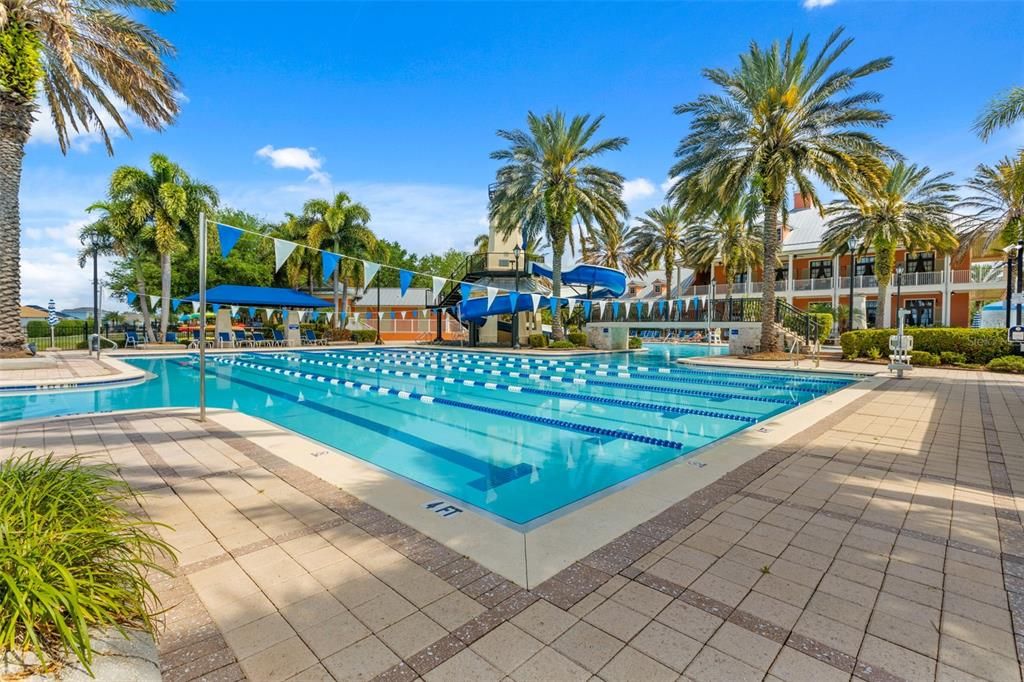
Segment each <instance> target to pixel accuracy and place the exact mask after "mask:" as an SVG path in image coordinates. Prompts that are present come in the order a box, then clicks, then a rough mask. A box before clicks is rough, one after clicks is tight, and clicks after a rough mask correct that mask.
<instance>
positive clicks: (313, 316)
mask: <svg viewBox="0 0 1024 682" xmlns="http://www.w3.org/2000/svg"><path fill="white" fill-rule="evenodd" d="M318 317H320V311H319V310H314V311H312V312H310V313H309V319H311V320H313V321H314V322H316V318H318Z"/></svg>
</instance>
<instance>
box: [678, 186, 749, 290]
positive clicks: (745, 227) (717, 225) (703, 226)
mask: <svg viewBox="0 0 1024 682" xmlns="http://www.w3.org/2000/svg"><path fill="white" fill-rule="evenodd" d="M758 208H759V206H758V202H757V200H756V198H755V197H754V195H753V194H750V193H746V194H743V195H742V196H741V197H739V199H736V200H733V201H730V202H728V203H727V204H725V205H724V206H721V207H720V208H718V209H715V210H713V211H710V213H709V214H708V215H706V216H705V217H704V218H702V219H698V220H696V221H695V222H693V223H692V224H691V225H690V227H689V229H687V231H686V236H685V239H686V248H687V253H686V263H687V264H688V265H690V266H692V267H694V268H696V269H698V270H705V269H707V270H711V269H713V268H714V265H715V262H716V261H721V262H722V269H723V270H724V272H725V281H726V283H727V287H728V288H727V289H726V290H725V292H726V293H725V298H726V300H728V299H729V298H731V297H732V283H733V282H734V281H735V280H736V275H737V274H739V273H741V272H747V271H748V270H753V269H754V268H757V267H760V266H761V255H762V249H763V244H762V242H761V235H760V233H759V231H758V228H757V225H756V224H755V220H756V215H757V213H758Z"/></svg>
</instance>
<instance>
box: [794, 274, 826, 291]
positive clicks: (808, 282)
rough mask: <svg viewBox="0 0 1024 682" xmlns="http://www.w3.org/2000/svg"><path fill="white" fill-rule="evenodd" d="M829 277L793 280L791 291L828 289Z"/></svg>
mask: <svg viewBox="0 0 1024 682" xmlns="http://www.w3.org/2000/svg"><path fill="white" fill-rule="evenodd" d="M831 289H832V278H831V277H813V278H811V279H795V280H793V291H830V290H831Z"/></svg>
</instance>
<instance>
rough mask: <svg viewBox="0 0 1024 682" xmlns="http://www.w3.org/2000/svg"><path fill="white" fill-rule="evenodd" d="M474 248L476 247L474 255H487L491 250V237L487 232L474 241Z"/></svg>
mask: <svg viewBox="0 0 1024 682" xmlns="http://www.w3.org/2000/svg"><path fill="white" fill-rule="evenodd" d="M473 246H475V247H476V251H474V252H473V253H487V252H488V251H490V250H491V235H490V234H488V233H486V232H484V233H482V234H478V235H477V236H476V237H475V238H474V239H473Z"/></svg>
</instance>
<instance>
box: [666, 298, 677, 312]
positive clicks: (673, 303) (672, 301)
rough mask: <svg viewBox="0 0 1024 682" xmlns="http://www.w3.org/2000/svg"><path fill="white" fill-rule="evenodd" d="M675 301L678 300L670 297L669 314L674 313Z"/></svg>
mask: <svg viewBox="0 0 1024 682" xmlns="http://www.w3.org/2000/svg"><path fill="white" fill-rule="evenodd" d="M675 302H676V300H675V299H674V298H673V299H669V302H668V314H669V315H672V306H673V305H675Z"/></svg>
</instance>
